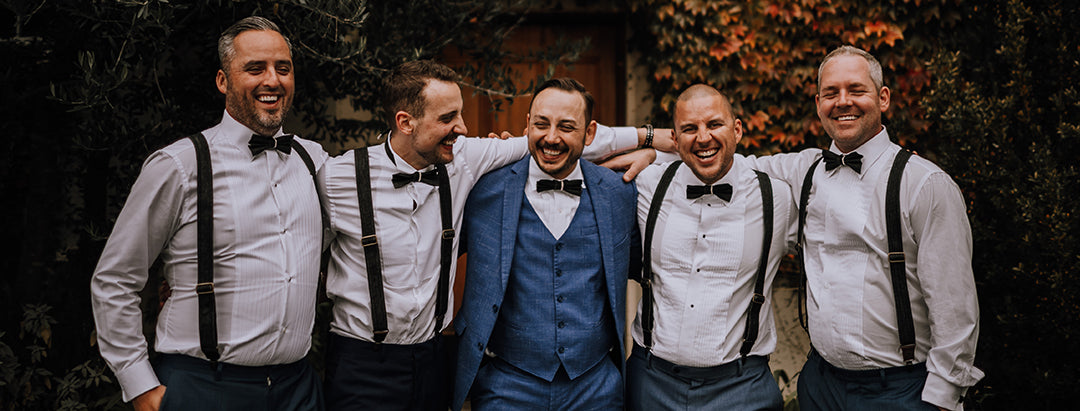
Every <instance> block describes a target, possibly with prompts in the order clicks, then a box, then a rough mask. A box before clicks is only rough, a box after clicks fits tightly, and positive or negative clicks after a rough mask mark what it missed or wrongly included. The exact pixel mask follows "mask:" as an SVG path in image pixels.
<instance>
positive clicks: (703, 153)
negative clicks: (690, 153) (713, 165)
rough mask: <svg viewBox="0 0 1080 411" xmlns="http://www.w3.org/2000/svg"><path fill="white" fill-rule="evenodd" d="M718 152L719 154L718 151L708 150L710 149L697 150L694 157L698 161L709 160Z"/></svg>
mask: <svg viewBox="0 0 1080 411" xmlns="http://www.w3.org/2000/svg"><path fill="white" fill-rule="evenodd" d="M719 152H720V150H718V149H715V148H710V149H707V150H697V151H695V152H694V155H695V156H697V158H700V159H703V160H704V159H709V158H713V157H715V156H716V153H719Z"/></svg>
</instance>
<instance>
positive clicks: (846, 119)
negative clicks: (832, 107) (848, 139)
mask: <svg viewBox="0 0 1080 411" xmlns="http://www.w3.org/2000/svg"><path fill="white" fill-rule="evenodd" d="M856 118H858V117H855V116H840V117H838V118H837V120H840V121H849V120H854V119H856Z"/></svg>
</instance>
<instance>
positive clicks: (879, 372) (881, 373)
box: [878, 368, 888, 389]
mask: <svg viewBox="0 0 1080 411" xmlns="http://www.w3.org/2000/svg"><path fill="white" fill-rule="evenodd" d="M878 375H879V376H881V388H882V389H884V388H886V387H887V386H888V384H886V382H887V381H886V380H885V369H884V368H879V369H878Z"/></svg>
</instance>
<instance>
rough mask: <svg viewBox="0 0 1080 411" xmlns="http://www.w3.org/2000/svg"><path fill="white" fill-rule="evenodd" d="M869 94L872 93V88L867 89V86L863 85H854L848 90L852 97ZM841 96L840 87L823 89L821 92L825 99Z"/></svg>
mask: <svg viewBox="0 0 1080 411" xmlns="http://www.w3.org/2000/svg"><path fill="white" fill-rule="evenodd" d="M868 94H870V89H867V88H864V87H861V86H856V87H852V88H850V89H848V90H847V95H848V96H850V97H862V96H865V95H868ZM839 97H840V89H838V88H833V87H830V88H826V89H825V90H822V92H821V98H822V99H825V100H831V99H835V98H839Z"/></svg>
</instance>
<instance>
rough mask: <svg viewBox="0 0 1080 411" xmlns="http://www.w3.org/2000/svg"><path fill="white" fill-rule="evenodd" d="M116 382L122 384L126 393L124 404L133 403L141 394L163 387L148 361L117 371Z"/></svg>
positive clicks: (122, 388)
mask: <svg viewBox="0 0 1080 411" xmlns="http://www.w3.org/2000/svg"><path fill="white" fill-rule="evenodd" d="M116 381H117V382H119V383H120V388H121V390H122V391H123V393H124V402H131V400H133V399H135V397H138V396H139V395H140V394H142V393H144V392H147V391H150V390H152V389H154V388H155V387H157V386H159V385H161V383H160V382H158V378H157V373H155V372H154V367H152V366H151V365H150V361H146V360H143V361H139V362H136V363H134V364H132V365H131V366H130V367H127V368H125V369H123V370H120V371H117V372H116Z"/></svg>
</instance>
